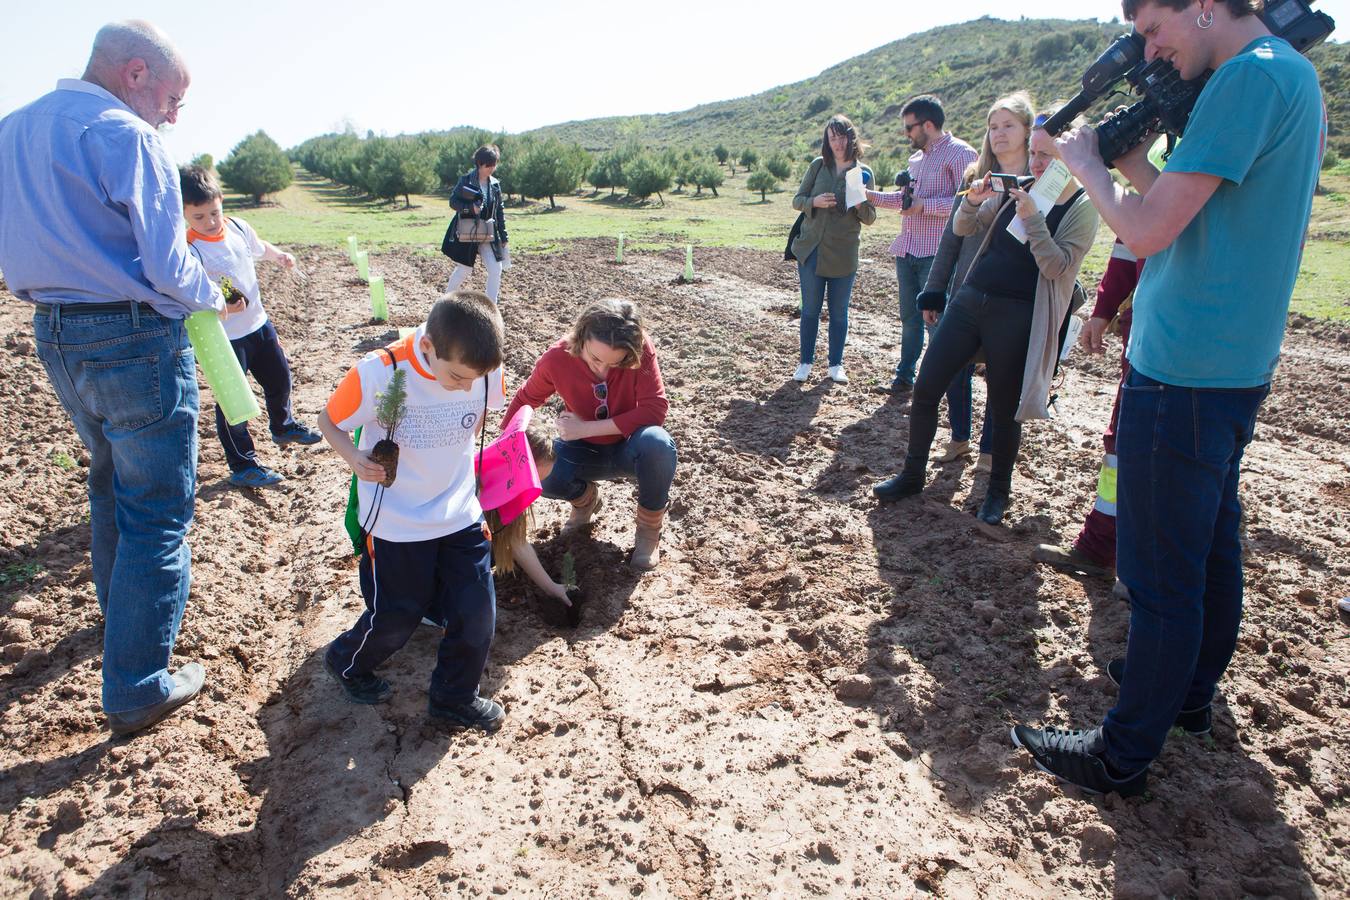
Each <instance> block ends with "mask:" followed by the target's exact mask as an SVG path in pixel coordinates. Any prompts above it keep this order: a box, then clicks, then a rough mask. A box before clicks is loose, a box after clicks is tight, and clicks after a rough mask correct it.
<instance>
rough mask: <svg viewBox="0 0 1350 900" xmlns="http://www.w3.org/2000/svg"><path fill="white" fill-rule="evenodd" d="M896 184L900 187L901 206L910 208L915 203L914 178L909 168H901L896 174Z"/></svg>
mask: <svg viewBox="0 0 1350 900" xmlns="http://www.w3.org/2000/svg"><path fill="white" fill-rule="evenodd" d="M895 186H896V187H898V188H899V189H900V208H901V209H909V208H910V207H911V206H913V205H914V178H913V176H911V175H910V174H909V169H901V170H900V171H899V172H898V173H897V174H896V176H895Z"/></svg>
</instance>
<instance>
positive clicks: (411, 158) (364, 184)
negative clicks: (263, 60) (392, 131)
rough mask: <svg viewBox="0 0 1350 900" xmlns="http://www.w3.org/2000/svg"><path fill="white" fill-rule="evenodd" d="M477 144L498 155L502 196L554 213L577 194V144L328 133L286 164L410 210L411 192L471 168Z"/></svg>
mask: <svg viewBox="0 0 1350 900" xmlns="http://www.w3.org/2000/svg"><path fill="white" fill-rule="evenodd" d="M484 144H496V145H497V147H498V148H499V149H500V150H501V161H500V163H499V164H498V166H497V171H496V177H497V179H498V180H499V181H501V183H502V190H503V192H505V193H506V194H507V196H510V195H512V194H519V195H520V196H521V197H522V198H525V197H535V198H543V197H547V198H548V201H549V204H550V205H551V206H554V207H556V206H557V202H556V199H555V198H556V196H557V195H558V194H567V193H571V192H572V191H574V190H576V189H577V187H578V186H579V185H580V184H581V180H582V177H583V176H584V175H585V173H586V170H587V168H588V167H589V166H590V155H589V154H588V153H586V151H585V150H583V149H582V148H581V147H580V146H579V145H577V144H569V143H564V142H562V141H559V140H558V139H556V138H546V139H543V140H539V139H535V138H532V137H523V138H517V137H510V136H507V135H493V134H491V133H490V132H487V131H481V130H478V129H462V130H459V131H455V132H450V133H447V134H418V135H399V136H398V137H377V136H375V135H373V134H367V136H366V137H365V138H360V137H357V136H356V135H355V134H353V133H350V132H348V133H345V134H327V135H322V136H320V137H316V138H310V139H309V140H307V141H305V142H304V143H303V144H300V145H299V146H298V147H295V148H294V149H293V150H292V151H291V158H292V159H294V160H295V161H296V162H298V163H299V164H300V165H302V166H304V167H305V168H306V169H308V170H309V171H311V172H314V173H315V174H318V175H322V176H323V177H325V178H328V179H331V180H333V181H336V182H338V183H339V184H345V185H348V186H350V187H353V188H356V189H357V190H359V191H361V192H363V193H366V194H369V195H370V196H372V197H380V198H384V199H393V198H395V197H399V196H402V197H403V198H404V202H405V203H406V204H407V205H411V195H412V194H424V193H427V192H428V191H431V190H433V189H435V188H436V187H437V185H440V186H444V187H449V186H451V185H453V184H454V183H455V180H456V179H457V178H459V176H460V175H462V174H463V173H465V172H467V171H469V170H470V169H472V168H473V154H474V151H475V150H477V149H478V148H479V147H480V146H482V145H484Z"/></svg>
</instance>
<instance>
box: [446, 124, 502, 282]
mask: <svg viewBox="0 0 1350 900" xmlns="http://www.w3.org/2000/svg"><path fill="white" fill-rule="evenodd" d="M500 159H501V151H499V150H498V149H497V147H496V146H495V145H493V144H484V145H483V146H482V147H479V148H478V150H477V151H476V152H475V153H474V155H473V164H474V168H473V169H472V170H471V171H469V172H465V173H464V174H463V175H461V176H459V180H458V181H456V182H455V187H454V190H452V191H451V192H450V206H451V207H452V208H453V209H454V210H455V221H453V222H451V223H450V230H449V232H448V233H447V234H446V236H445V241H444V242H443V243H442V245H441V252H442V253H444V254H445V255H446V256H448V257H450V259H451V260H453V261H454V263H455V268H454V271H452V272H451V273H450V280H449V281H447V282H446V283H445V291H446V293H450V292H451V291H457V290H459V289H460V288H461V287H462V286H463V285H464V282H465V281H467V280H468V279H469V273H470V272H472V271H473V264H474V260H475V259H477V258H478V257H480V256H481V257H482V258H483V266H484V268H486V269H487V289H486V290H485V291H484V293H486V294H487V295H488V297H490V298H492V302H493V303H496V302H497V295H498V294H499V293H500V292H501V288H502V268H503V265H504V264H509V261H510V258H511V254H510V251H509V250H508V249H507V246H506V213H505V211H504V210H503V208H502V185H501V182H499V181H498V180H497V179H496V178H493V177H492V173H493V172H494V171H496V169H497V163H498V161H499V160H500ZM469 216H473V217H474V218H478V219H484V220H488V221H491V222H492V223H493V224H492V239H491V240H490V241H482V242H471V241H461V240H459V238H458V235H457V233H456V232H457V229H456V226H457V225H458V224H459V220H460V219H461V218H467V217H469Z"/></svg>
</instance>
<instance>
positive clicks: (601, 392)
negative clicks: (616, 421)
mask: <svg viewBox="0 0 1350 900" xmlns="http://www.w3.org/2000/svg"><path fill="white" fill-rule="evenodd" d="M591 393H592V394H595V399H596V400H598V401H600V405H599V406H597V407H596V408H595V421H597V422H603V421H604V420H605V419H608V418H609V385H607V384H605V382H603V381H602V382H600V383H599V384H593V385H591Z"/></svg>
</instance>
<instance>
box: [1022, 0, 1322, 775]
mask: <svg viewBox="0 0 1350 900" xmlns="http://www.w3.org/2000/svg"><path fill="white" fill-rule="evenodd" d="M1122 5H1123V9H1124V13H1125V17H1126V18H1127V19H1130V20H1132V21H1133V22H1134V27H1135V31H1136V32H1137V33H1138V34H1139V35H1140V36H1141V37H1143V38H1144V41H1145V53H1146V58H1147V59H1149V60H1153V59H1157V58H1162V59H1166V60H1170V61H1171V62H1172V64H1173V65H1174V66H1176V68H1177V69H1178V71H1179V72H1180V74H1181V77H1182V78H1184V79H1187V80H1190V79H1194V78H1197V77H1199V76H1200V75H1202V74H1203V73H1204V72H1206V71H1207V70H1213V74H1212V75H1211V76H1210V79H1209V81H1208V83H1206V85H1205V87H1204V89H1203V90H1202V91H1201V93H1200V97H1199V100H1198V101H1197V102H1196V104H1195V108H1194V110H1192V112H1191V116H1190V121H1189V123H1188V124H1187V126H1186V136H1185V139H1184V140H1183V141H1182V142H1181V143H1180V144H1179V145H1178V146H1177V148H1176V151H1175V152H1174V153H1173V154H1172V157H1171V159H1170V160H1169V161H1168V162H1167V165H1166V166H1165V167H1164V169H1163V171H1162V172H1161V173H1160V172H1159V171H1158V170H1157V169H1156V168H1154V167H1153V165H1152V164H1151V163H1150V162H1148V159H1147V153H1148V149H1149V145H1150V144H1151V143H1152V141H1145V142H1144V143H1143V144H1140V145H1139V146H1138V147H1136V148H1135V149H1134V150H1131V151H1130V152H1129V153H1127V154H1125V155H1124V156H1123V157H1121V158H1120V159H1118V160H1116V166H1117V168H1118V169H1119V170H1120V172H1121V174H1123V175H1124V176H1125V177H1126V178H1128V179H1129V181H1130V184H1131V185H1132V187H1133V188H1134V192H1128V191H1126V190H1125V189H1124V188H1121V187H1119V186H1118V185H1117V184H1116V183H1115V182H1114V181H1113V180H1112V178H1111V175H1110V174H1109V172H1108V171H1107V168H1106V166H1105V165H1103V163H1102V160H1101V157H1100V155H1099V154H1098V152H1097V137H1096V134H1095V133H1094V132H1093V131H1092V129H1090V128H1085V129H1079V130H1076V131H1074V132H1072V133H1071V134H1068V135H1065V136H1064V137H1062V138H1061V139H1060V140H1059V142H1058V143H1059V149H1060V152H1061V154H1062V158H1063V160H1064V162H1065V164H1066V165H1067V166H1068V167H1069V171H1070V172H1072V173H1073V175H1074V177H1075V178H1077V179H1078V180H1079V181H1080V182H1081V183H1082V184H1083V186H1084V187H1085V188H1086V189H1087V192H1088V195H1089V196H1090V197H1091V198H1092V202H1093V203H1094V204H1095V205H1096V207H1097V209H1098V211H1100V213H1101V216H1102V219H1104V220H1105V221H1106V223H1107V224H1108V225H1109V226H1110V227H1111V229H1112V230H1113V231H1114V232H1115V233H1116V235H1117V236H1119V238H1120V239H1121V240H1122V241H1123V242H1124V243H1125V245H1126V246H1127V247H1129V249H1130V250H1132V251H1133V252H1134V253H1135V254H1136V255H1137V256H1140V257H1148V258H1149V263H1148V266H1147V267H1146V268H1145V269H1144V274H1143V277H1142V278H1141V280H1140V283H1139V287H1138V290H1137V291H1136V293H1135V301H1134V325H1133V329H1132V332H1131V335H1130V343H1129V347H1128V349H1127V355H1128V357H1129V360H1130V366H1131V372H1130V375H1129V377H1128V379H1127V380H1126V382H1125V386H1124V389H1123V392H1122V397H1121V407H1120V425H1119V432H1118V435H1117V438H1116V454H1117V457H1118V461H1119V468H1118V470H1117V471H1118V475H1119V482H1118V485H1117V529H1116V546H1117V572H1118V574H1119V577H1120V579H1121V581H1123V582H1124V583H1125V585H1126V586H1127V587H1128V588H1129V591H1130V601H1131V605H1130V636H1129V643H1128V645H1127V649H1126V654H1125V658H1124V659H1123V660H1113V661H1112V662H1111V663H1109V664H1108V665H1107V675H1108V676H1109V677H1110V678H1111V680H1112V681H1114V682H1115V683H1116V684H1117V685H1119V687H1120V694H1119V697H1118V699H1117V701H1116V705H1115V707H1114V708H1113V709H1111V710H1110V712H1108V713H1107V715H1106V719H1105V721H1104V722H1103V723H1102V724H1101V726H1099V727H1097V728H1093V729H1088V730H1081V731H1080V730H1065V729H1057V728H1046V729H1038V728H1031V727H1028V726H1024V725H1018V726H1017V727H1015V728H1014V729H1013V741H1014V742H1015V743H1016V744H1017V745H1018V746H1021V747H1024V748H1025V749H1027V750H1028V751H1029V752H1030V753H1031V754H1032V756H1033V757H1034V758H1035V760H1036V762H1037V764H1038V765H1039V766H1040V767H1041V768H1043V769H1045V770H1047V771H1049V772H1051V773H1052V774H1054V775H1056V776H1058V777H1059V778H1061V779H1064V780H1066V781H1069V782H1072V783H1074V784H1077V785H1079V786H1080V787H1084V788H1087V789H1089V790H1093V791H1098V792H1107V791H1116V792H1118V793H1120V794H1122V795H1136V794H1140V793H1143V791H1144V789H1145V784H1146V779H1147V775H1148V766H1149V764H1150V763H1151V762H1152V761H1153V760H1154V759H1156V758H1157V756H1158V754H1159V753H1160V752H1161V751H1162V746H1163V741H1164V740H1165V739H1166V737H1167V734H1168V731H1169V730H1170V729H1171V728H1172V727H1173V726H1174V725H1175V726H1180V727H1181V728H1182V729H1183V730H1184V731H1186V732H1189V733H1190V734H1196V735H1201V734H1208V733H1209V731H1210V702H1211V700H1212V699H1213V696H1214V688H1215V685H1216V684H1217V682H1218V680H1219V678H1220V676H1222V675H1223V672H1224V670H1225V669H1226V668H1227V666H1228V662H1229V660H1230V659H1231V658H1232V655H1233V650H1234V648H1235V647H1236V644H1237V635H1238V626H1239V623H1240V622H1241V618H1242V553H1241V546H1240V544H1239V539H1238V528H1239V522H1240V519H1241V508H1240V506H1239V504H1238V473H1239V463H1240V462H1241V459H1242V452H1243V450H1244V449H1245V448H1246V446H1247V444H1248V443H1249V442H1250V441H1251V438H1252V429H1253V427H1254V425H1255V423H1256V414H1257V411H1258V410H1259V409H1260V406H1261V402H1262V401H1263V400H1264V399H1265V397H1266V394H1267V393H1268V392H1269V391H1270V379H1271V376H1272V374H1273V373H1274V371H1275V364H1276V362H1277V361H1278V359H1279V355H1280V342H1281V341H1282V339H1283V337H1284V326H1285V317H1286V315H1287V313H1288V309H1289V297H1290V295H1291V294H1292V292H1293V289H1294V279H1295V278H1296V277H1297V275H1298V267H1299V260H1300V258H1301V256H1302V247H1303V238H1304V233H1305V230H1306V228H1307V224H1308V216H1309V213H1310V212H1311V210H1312V195H1313V188H1314V187H1315V186H1316V184H1317V172H1318V168H1319V164H1320V162H1321V155H1322V151H1323V148H1324V146H1325V141H1326V114H1325V107H1324V105H1323V102H1322V94H1321V90H1320V88H1319V87H1318V83H1317V73H1316V71H1315V70H1314V69H1313V66H1312V64H1311V63H1309V62H1308V61H1307V60H1306V59H1304V58H1303V57H1302V56H1300V55H1299V53H1298V52H1297V51H1296V50H1294V48H1293V47H1291V46H1290V45H1289V44H1288V43H1287V42H1286V41H1284V40H1283V39H1281V38H1277V37H1274V36H1272V35H1271V33H1270V32H1269V31H1268V30H1267V28H1266V26H1265V24H1264V23H1263V22H1262V21H1261V19H1260V18H1259V17H1257V16H1256V15H1255V14H1254V13H1255V12H1256V11H1257V10H1259V9H1260V8H1261V0H1124V3H1123V4H1122Z"/></svg>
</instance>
